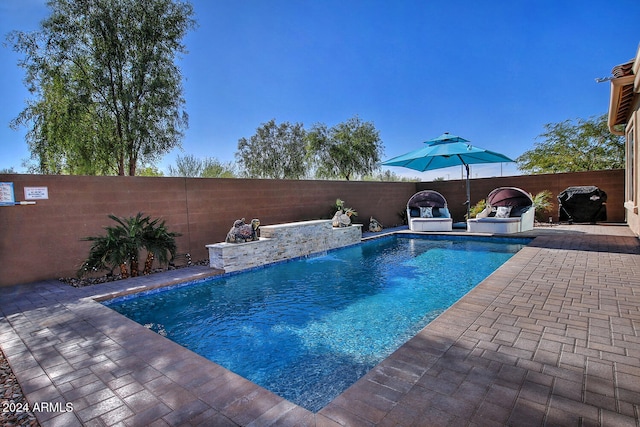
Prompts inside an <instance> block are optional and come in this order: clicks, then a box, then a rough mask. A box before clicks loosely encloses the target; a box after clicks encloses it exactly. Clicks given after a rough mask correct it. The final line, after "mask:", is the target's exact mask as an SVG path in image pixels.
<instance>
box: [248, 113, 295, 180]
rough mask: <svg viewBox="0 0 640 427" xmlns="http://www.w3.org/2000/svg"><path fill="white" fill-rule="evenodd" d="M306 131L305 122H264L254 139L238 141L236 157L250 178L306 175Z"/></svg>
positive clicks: (293, 177) (286, 177)
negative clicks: (278, 123)
mask: <svg viewBox="0 0 640 427" xmlns="http://www.w3.org/2000/svg"><path fill="white" fill-rule="evenodd" d="M305 138H306V131H305V130H304V128H303V125H302V123H295V124H291V123H289V122H284V123H281V124H280V125H277V124H276V121H275V120H274V119H271V120H270V121H268V122H267V123H263V124H262V125H260V127H258V128H257V129H256V134H255V135H253V136H252V137H251V138H249V139H246V138H241V139H240V140H238V151H236V160H237V163H238V165H239V166H240V168H241V169H242V172H243V174H244V175H246V176H248V177H250V178H274V179H300V178H304V177H305V176H307V171H308V165H307V162H306V150H305Z"/></svg>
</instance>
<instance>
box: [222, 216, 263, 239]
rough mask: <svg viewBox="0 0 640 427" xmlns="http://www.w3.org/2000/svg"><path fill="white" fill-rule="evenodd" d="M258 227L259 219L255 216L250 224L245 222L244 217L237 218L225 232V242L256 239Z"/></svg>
mask: <svg viewBox="0 0 640 427" xmlns="http://www.w3.org/2000/svg"><path fill="white" fill-rule="evenodd" d="M258 227H260V220H259V219H257V218H254V219H252V220H251V224H246V223H245V222H244V218H242V219H237V220H235V221H234V222H233V227H231V229H230V230H229V232H228V233H227V238H226V240H225V242H227V243H244V242H252V241H254V240H258V239H259V237H258Z"/></svg>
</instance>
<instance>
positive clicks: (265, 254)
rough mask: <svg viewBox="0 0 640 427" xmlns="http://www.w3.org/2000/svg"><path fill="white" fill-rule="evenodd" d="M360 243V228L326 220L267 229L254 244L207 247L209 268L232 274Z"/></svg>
mask: <svg viewBox="0 0 640 427" xmlns="http://www.w3.org/2000/svg"><path fill="white" fill-rule="evenodd" d="M361 239H362V225H361V224H354V225H351V226H350V227H341V228H334V227H333V225H332V223H331V220H330V219H327V220H315V221H302V222H290V223H287V224H277V225H265V226H261V227H260V239H259V240H256V241H254V242H246V243H215V244H212V245H206V247H207V248H208V249H209V266H210V267H211V268H217V269H220V270H224V271H225V273H229V272H232V271H238V270H244V269H247V268H251V267H259V266H261V265H265V264H270V263H272V262H277V261H283V260H287V259H292V258H298V257H302V256H307V255H310V254H314V253H319V252H324V251H328V250H330V249H336V248H341V247H344V246H349V245H353V244H356V243H359V242H360V241H361Z"/></svg>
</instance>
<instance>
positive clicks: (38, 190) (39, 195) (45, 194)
mask: <svg viewBox="0 0 640 427" xmlns="http://www.w3.org/2000/svg"><path fill="white" fill-rule="evenodd" d="M24 198H25V199H26V200H45V199H48V198H49V188H48V187H24Z"/></svg>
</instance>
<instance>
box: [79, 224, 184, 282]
mask: <svg viewBox="0 0 640 427" xmlns="http://www.w3.org/2000/svg"><path fill="white" fill-rule="evenodd" d="M109 218H111V219H112V220H114V221H115V222H116V223H117V224H118V225H116V226H109V227H105V231H106V235H104V236H96V237H86V238H85V239H83V240H87V241H91V242H93V245H92V246H91V249H90V250H89V257H88V258H87V259H86V260H85V261H84V263H83V264H82V266H81V267H80V270H78V275H79V276H82V275H83V274H85V273H87V272H89V271H98V270H108V269H111V271H112V272H113V270H114V269H115V268H116V267H119V268H120V275H121V277H122V278H123V279H124V278H127V277H129V276H132V277H135V276H137V275H138V274H139V271H138V265H139V261H138V260H139V258H138V257H139V253H140V251H141V250H143V249H145V250H146V251H147V258H146V261H145V267H144V271H143V274H149V273H151V266H152V264H153V260H154V259H155V258H156V257H157V258H158V260H159V261H160V262H161V263H166V262H168V261H170V259H172V258H173V257H174V256H175V253H176V243H175V238H176V237H177V236H179V234H178V233H172V232H169V231H168V230H167V228H166V226H165V223H164V221H162V222H159V221H160V220H159V219H155V220H153V221H151V218H150V217H149V216H143V214H142V213H138V214H137V215H136V216H135V217H129V218H118V217H117V216H115V215H109ZM169 255H171V258H169ZM127 264H129V269H127Z"/></svg>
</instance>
